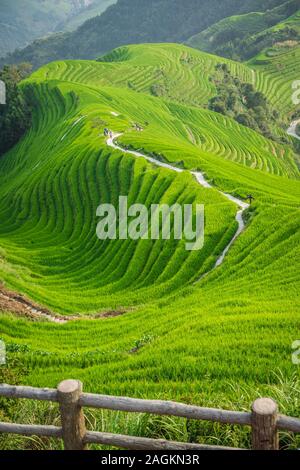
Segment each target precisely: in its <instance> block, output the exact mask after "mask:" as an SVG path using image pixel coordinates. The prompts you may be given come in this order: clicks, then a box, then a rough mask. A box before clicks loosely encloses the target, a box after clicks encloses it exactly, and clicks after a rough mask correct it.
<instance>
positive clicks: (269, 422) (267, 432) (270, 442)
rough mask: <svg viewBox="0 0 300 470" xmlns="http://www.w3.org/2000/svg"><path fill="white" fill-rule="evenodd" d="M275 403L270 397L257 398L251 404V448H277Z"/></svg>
mask: <svg viewBox="0 0 300 470" xmlns="http://www.w3.org/2000/svg"><path fill="white" fill-rule="evenodd" d="M277 415H278V406H277V403H276V402H275V401H274V400H272V399H271V398H259V399H258V400H255V402H254V403H253V405H252V416H251V425H252V449H253V450H278V449H279V440H278V432H277V429H276V421H277Z"/></svg>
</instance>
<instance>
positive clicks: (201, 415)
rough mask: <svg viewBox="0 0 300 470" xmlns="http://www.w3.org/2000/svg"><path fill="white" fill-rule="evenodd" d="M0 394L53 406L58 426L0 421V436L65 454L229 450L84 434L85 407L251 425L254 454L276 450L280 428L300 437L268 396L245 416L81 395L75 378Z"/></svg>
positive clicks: (296, 425) (1, 388)
mask: <svg viewBox="0 0 300 470" xmlns="http://www.w3.org/2000/svg"><path fill="white" fill-rule="evenodd" d="M0 396H1V397H7V398H27V399H33V400H41V401H51V402H58V404H59V409H60V415H61V427H56V426H42V425H41V426H40V425H27V424H15V423H0V433H11V434H19V435H22V436H45V437H52V438H56V439H62V440H63V442H64V448H65V449H66V450H85V449H87V446H88V444H102V445H106V446H113V447H117V448H122V449H132V450H162V449H164V450H232V448H229V447H221V446H209V445H203V444H191V443H183V442H174V441H166V440H162V439H148V438H143V437H133V436H126V435H121V434H110V433H105V432H94V431H88V430H87V429H86V426H85V419H84V413H83V408H84V407H88V408H101V409H107V410H116V411H126V412H131V413H153V414H156V415H166V416H178V417H181V418H187V419H193V420H203V421H212V422H217V423H223V424H236V425H240V426H251V436H252V449H255V450H277V449H278V448H279V440H278V431H279V430H285V431H290V432H294V433H300V419H297V418H291V417H288V416H284V415H280V414H279V413H278V406H277V404H276V403H275V402H274V401H273V400H272V399H270V398H259V399H258V400H256V401H255V402H254V403H253V405H252V410H251V412H249V413H247V412H239V411H228V410H219V409H214V408H201V407H199V406H192V405H184V404H182V403H175V402H172V401H161V400H141V399H134V398H124V397H114V396H107V395H94V394H90V393H83V392H82V383H81V382H79V381H77V380H65V381H63V382H61V383H60V384H59V386H58V388H57V389H39V388H32V387H17V386H11V385H0Z"/></svg>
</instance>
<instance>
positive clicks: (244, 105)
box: [209, 63, 288, 143]
mask: <svg viewBox="0 0 300 470" xmlns="http://www.w3.org/2000/svg"><path fill="white" fill-rule="evenodd" d="M213 81H214V83H215V84H216V88H217V95H216V96H214V97H213V98H211V99H210V100H209V109H211V110H212V111H216V112H218V113H221V114H224V115H225V116H229V117H232V118H233V119H235V120H236V121H237V122H238V123H239V124H242V125H243V126H246V127H249V128H250V129H254V130H255V131H258V132H261V133H262V134H263V135H264V136H265V137H268V138H269V139H272V140H275V141H281V142H282V143H288V139H287V138H286V137H281V138H280V137H278V136H277V135H276V131H277V129H278V127H281V129H282V130H283V131H284V130H286V129H287V126H288V121H287V120H286V119H285V121H283V118H282V117H280V113H279V112H278V111H277V110H275V109H274V108H272V107H271V106H270V104H269V103H268V100H267V98H266V97H265V96H264V95H263V93H262V92H260V91H256V90H255V88H254V86H253V85H252V84H251V83H245V82H242V81H241V80H240V79H239V78H238V77H233V76H232V75H231V73H230V70H229V68H228V66H227V65H226V64H221V63H220V64H218V65H217V66H216V74H215V75H214V77H213ZM280 139H281V140H280Z"/></svg>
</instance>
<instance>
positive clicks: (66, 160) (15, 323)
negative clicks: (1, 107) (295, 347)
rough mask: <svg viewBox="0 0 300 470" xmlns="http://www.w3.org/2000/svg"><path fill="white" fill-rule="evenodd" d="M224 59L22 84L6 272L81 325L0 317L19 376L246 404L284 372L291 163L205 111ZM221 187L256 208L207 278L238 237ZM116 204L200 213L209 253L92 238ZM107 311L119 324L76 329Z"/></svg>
mask: <svg viewBox="0 0 300 470" xmlns="http://www.w3.org/2000/svg"><path fill="white" fill-rule="evenodd" d="M218 60H219V59H218V58H213V57H212V56H209V55H205V54H202V53H198V52H197V51H192V50H190V49H188V48H186V47H184V46H178V45H176V46H173V45H162V46H159V45H155V46H151V45H149V46H145V48H144V49H143V47H142V46H132V47H131V46H129V47H127V48H125V49H121V50H120V49H119V50H116V51H115V52H113V53H112V54H111V55H109V56H107V57H106V58H105V60H102V61H101V62H92V61H86V62H85V61H80V62H74V61H71V62H69V61H68V62H57V63H52V64H49V66H45V67H43V68H42V69H40V70H39V71H38V72H36V73H35V74H33V76H32V77H31V78H30V79H28V80H27V81H25V82H23V84H22V87H23V89H24V92H25V93H26V94H27V96H28V97H29V98H30V99H31V101H32V102H33V103H34V104H35V106H34V110H35V111H34V115H33V125H32V128H31V130H30V131H29V132H28V134H27V135H26V136H25V137H24V139H23V140H22V141H21V142H19V144H18V145H17V146H16V147H15V148H14V149H12V150H11V151H10V152H9V153H8V154H6V155H5V156H4V157H3V158H1V160H0V217H1V225H0V247H1V253H0V255H1V256H0V277H1V279H2V280H3V282H4V283H5V286H6V287H8V288H10V289H14V290H17V291H20V292H22V293H24V294H26V295H27V296H29V297H30V298H32V299H34V300H35V301H37V302H38V303H40V304H42V305H45V306H47V307H48V308H50V309H51V310H53V311H56V312H59V313H62V314H66V313H79V314H82V315H84V318H83V319H82V320H77V321H70V322H67V323H66V324H63V325H57V324H51V323H49V322H30V321H26V320H25V319H21V318H15V317H14V316H13V315H9V314H8V313H4V314H2V315H1V316H0V337H1V338H2V339H4V340H5V341H6V342H7V346H8V354H9V357H12V358H14V359H18V358H20V357H22V364H23V365H24V367H26V373H25V374H24V377H23V382H27V383H30V384H33V385H39V386H44V385H45V386H48V387H49V386H55V385H56V384H57V382H58V381H59V380H60V379H63V378H66V377H71V376H72V377H76V378H80V379H81V380H83V381H84V383H85V387H86V389H87V390H90V391H93V390H94V391H98V392H100V391H101V393H116V394H118V393H122V394H127V395H135V396H137V395H138V396H151V397H152V398H154V397H168V398H172V399H174V398H178V399H181V400H184V401H187V402H190V401H193V402H194V403H199V404H209V405H218V406H222V405H223V406H227V405H228V404H231V405H230V406H233V405H232V403H231V401H232V400H233V401H234V403H235V405H234V406H238V404H239V403H241V402H240V400H241V398H240V397H241V395H242V396H243V397H245V401H247V402H249V403H250V402H251V400H252V398H254V395H255V396H257V391H259V393H263V391H264V390H265V387H266V384H267V383H268V382H271V383H273V384H276V383H278V382H279V381H280V378H279V375H280V374H282V376H283V377H284V378H289V377H291V375H292V374H293V373H294V372H295V366H293V364H292V362H291V343H292V342H293V341H294V340H296V339H297V337H298V334H299V313H300V303H299V291H300V289H299V287H300V275H299V273H300V270H299V263H300V251H299V246H300V245H299V242H300V239H299V238H300V230H299V229H300V226H299V225H300V222H299V221H300V217H299V215H300V214H299V200H300V181H299V169H298V166H297V163H296V156H295V155H294V153H293V151H292V147H291V146H289V145H278V144H276V143H274V142H271V141H269V140H267V139H265V138H264V137H262V136H261V135H259V134H257V133H255V132H254V131H252V130H250V129H248V128H246V127H243V126H240V125H238V124H237V123H236V122H235V121H233V120H231V119H230V118H226V117H224V116H221V115H219V114H216V113H213V112H210V111H208V110H206V109H201V108H200V105H201V103H204V102H205V98H206V97H207V96H208V95H211V94H213V93H214V90H213V88H211V85H210V82H209V80H208V78H207V77H206V76H205V75H209V71H210V70H211V68H213V67H214V64H215V63H216V62H217V61H218ZM230 64H231V66H232V67H236V71H237V72H236V73H240V74H242V75H243V76H245V77H249V76H251V77H252V76H253V74H252V72H251V69H250V68H249V67H247V66H243V65H240V64H239V65H234V64H233V63H230ZM201 67H202V68H201ZM204 70H206V74H205V73H204ZM159 71H160V72H159ZM159 73H161V74H162V75H163V77H164V81H165V82H166V83H168V84H169V87H168V88H167V91H166V92H165V93H162V94H161V95H162V96H157V94H158V93H153V92H152V91H153V89H152V87H153V86H154V85H158V84H159V85H160V84H161V82H160V78H158V79H156V78H157V77H160V75H159ZM260 76H261V77H266V78H265V80H267V77H268V76H267V72H266V75H260V72H257V74H256V77H260ZM290 76H291V77H292V73H291V75H290ZM144 81H145V82H146V84H145V82H144ZM128 82H130V85H128ZM264 83H265V82H264V81H263V79H262V81H261V84H260V87H263V86H265V85H264ZM275 83H276V82H275ZM184 84H185V86H184ZM187 84H189V85H187ZM271 89H272V88H271V87H266V90H267V92H268V93H269V94H270V96H271V93H270V90H271ZM153 94H154V95H155V96H153ZM197 100H198V101H197ZM280 103H281V101H280ZM195 105H196V106H195ZM136 124H138V125H139V126H141V127H142V128H143V132H138V131H137V130H136V128H137V127H136ZM105 127H108V128H109V129H112V130H113V131H114V132H116V133H120V134H122V136H121V137H119V139H118V142H119V145H120V146H123V147H125V146H126V147H127V148H133V149H138V150H139V151H140V152H142V153H144V154H146V155H152V157H154V158H155V159H158V160H160V161H163V162H171V163H172V165H173V166H175V167H178V168H180V169H185V170H192V171H196V170H198V171H201V172H203V173H204V174H205V177H206V179H207V180H208V181H209V182H210V183H211V184H212V185H213V188H204V187H202V186H201V185H199V184H198V183H197V181H196V179H195V178H194V177H193V176H192V175H191V174H190V172H189V171H183V172H181V173H177V172H175V171H172V170H170V169H165V168H161V167H158V166H156V165H154V164H150V163H149V162H147V161H146V160H145V159H143V158H141V157H139V158H136V157H134V156H133V155H130V154H127V153H125V152H122V151H120V150H116V149H113V148H112V147H109V146H108V145H107V143H106V140H105V138H104V136H103V130H104V128H105ZM220 191H222V192H226V193H229V194H231V195H233V196H236V197H238V198H240V199H245V198H246V197H247V195H249V194H252V195H253V197H254V198H255V199H254V202H253V204H252V206H251V207H250V209H249V210H248V211H247V213H246V214H245V221H246V229H245V231H244V232H243V233H242V234H241V235H240V236H239V237H238V238H237V240H236V241H235V243H234V244H233V246H231V248H230V250H229V252H228V253H227V255H226V257H225V260H224V263H222V264H221V266H219V267H217V268H215V269H212V268H213V267H214V265H215V262H216V260H217V259H218V257H219V256H220V254H221V253H222V251H223V250H224V248H225V247H226V246H227V245H228V243H229V241H230V240H231V239H232V237H233V235H234V234H235V233H236V229H237V223H236V221H235V216H236V211H237V207H236V205H235V204H234V203H233V202H230V201H228V199H227V198H226V197H224V196H223V195H222V194H221V193H220ZM120 194H122V195H128V197H129V200H130V201H132V202H142V203H145V204H146V205H147V206H148V207H149V205H150V204H152V203H155V202H165V203H175V202H177V201H178V202H180V203H184V202H189V203H191V202H193V203H195V202H199V203H203V204H205V211H206V215H205V217H206V222H205V243H204V248H203V249H202V250H200V251H198V252H196V251H195V252H187V251H186V250H185V249H184V246H183V241H172V240H170V241H165V242H162V241H161V240H155V241H153V242H152V241H149V240H140V241H138V242H136V241H132V240H117V241H110V242H100V241H99V240H98V239H97V237H96V225H97V217H96V208H97V207H98V205H99V204H100V203H101V202H116V201H117V199H118V196H119V195H120ZM205 273H207V275H206V276H204V277H203V276H202V275H203V274H205ZM100 312H101V313H103V312H106V313H109V312H110V313H118V314H119V315H118V316H117V317H114V318H105V319H103V318H100V319H96V320H95V319H93V320H92V319H88V318H86V316H88V314H91V313H100ZM108 316H112V315H108ZM10 355H11V356H10ZM278 370H280V374H277V375H275V374H274V373H275V372H276V371H277V372H278ZM296 373H298V372H296ZM247 387H254V388H252V391H248V388H247ZM241 390H242V392H241ZM24 410H25V408H24V409H23V411H22V413H25V414H26V413H28V410H25V411H26V412H25V411H24ZM23 416H24V415H23ZM191 432H192V431H191ZM195 433H197V431H196V430H195ZM189 438H190V435H189ZM238 444H239V442H235V445H238Z"/></svg>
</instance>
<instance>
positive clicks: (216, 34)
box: [187, 0, 300, 60]
mask: <svg viewBox="0 0 300 470" xmlns="http://www.w3.org/2000/svg"><path fill="white" fill-rule="evenodd" d="M299 15H300V10H299V1H298V0H290V1H288V2H285V3H282V4H281V5H280V6H277V7H276V8H274V9H272V10H267V11H266V12H263V13H259V12H254V13H248V14H245V15H237V16H231V17H228V18H225V19H223V20H221V21H219V22H218V23H216V24H214V25H212V26H210V27H209V28H207V29H206V30H204V31H202V32H200V33H199V34H197V35H195V36H193V37H192V38H191V39H189V40H188V42H187V44H188V45H190V46H192V47H196V48H197V49H201V50H202V51H207V52H211V53H214V54H217V55H220V56H223V57H228V58H231V59H234V60H248V59H250V58H251V57H254V56H256V55H257V54H259V53H260V52H261V51H262V50H263V49H266V48H271V49H272V50H273V48H274V45H275V48H276V47H277V46H276V44H279V46H278V47H280V48H282V47H284V46H285V47H287V48H289V47H291V46H292V45H293V44H294V45H295V43H296V44H297V43H298V44H299V39H300V36H299Z"/></svg>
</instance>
